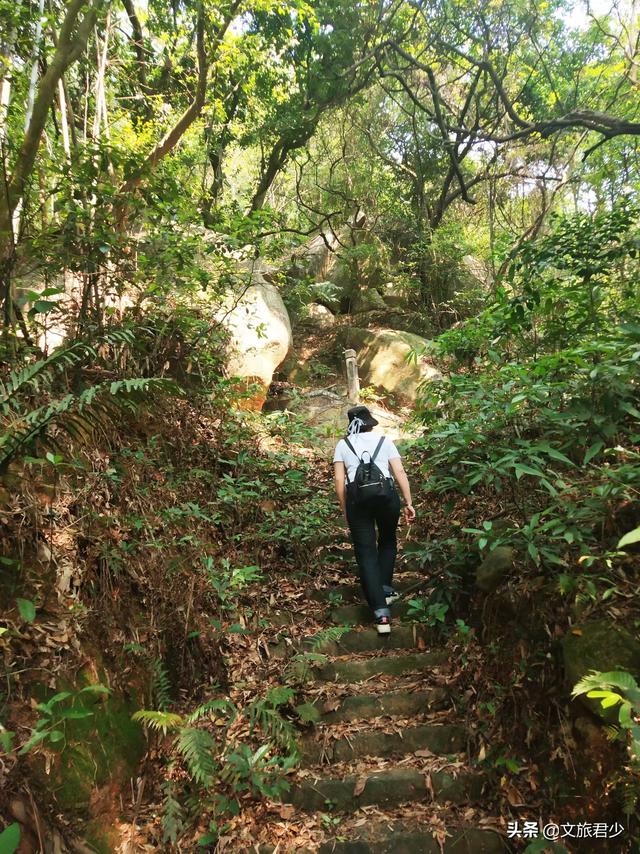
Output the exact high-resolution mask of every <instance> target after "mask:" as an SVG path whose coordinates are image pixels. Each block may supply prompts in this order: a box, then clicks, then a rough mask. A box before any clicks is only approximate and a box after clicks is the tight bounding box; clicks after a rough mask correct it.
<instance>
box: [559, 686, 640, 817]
mask: <svg viewBox="0 0 640 854" xmlns="http://www.w3.org/2000/svg"><path fill="white" fill-rule="evenodd" d="M572 694H573V696H574V697H579V696H580V695H582V694H586V695H587V697H590V698H592V699H596V700H600V705H601V706H602V708H603V709H612V708H614V707H615V706H619V709H618V722H619V724H620V727H619V728H617V727H613V726H608V727H607V737H608V738H609V739H611V740H613V739H616V738H619V737H620V733H621V732H623V733H625V735H626V740H627V749H628V751H629V759H630V763H629V765H628V766H627V768H626V769H625V771H626V773H625V776H624V777H623V776H622V775H621V776H620V778H619V779H620V780H621V781H622V802H623V811H624V813H625V814H626V815H633V814H634V813H635V811H636V808H637V805H638V800H639V799H640V687H639V686H638V683H637V682H636V680H635V679H634V677H633V676H632V675H631V674H630V673H627V672H626V671H611V672H609V673H601V672H599V671H596V670H593V671H591V673H589V674H587V676H585V677H584V678H583V679H581V680H580V682H578V684H577V685H576V686H575V687H574V689H573V691H572Z"/></svg>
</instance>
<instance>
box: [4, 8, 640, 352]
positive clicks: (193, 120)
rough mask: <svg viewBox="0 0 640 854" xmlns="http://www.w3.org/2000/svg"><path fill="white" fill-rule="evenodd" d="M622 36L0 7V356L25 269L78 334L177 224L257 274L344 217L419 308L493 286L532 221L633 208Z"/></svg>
mask: <svg viewBox="0 0 640 854" xmlns="http://www.w3.org/2000/svg"><path fill="white" fill-rule="evenodd" d="M636 19H637V9H636V7H635V5H634V4H628V5H624V4H618V5H615V6H613V7H612V8H611V9H606V10H600V12H599V13H598V14H596V13H594V12H592V11H591V9H589V10H588V14H587V13H583V14H582V15H578V26H574V25H573V21H574V13H573V12H572V7H571V6H570V4H567V3H563V2H560V3H555V2H554V3H544V4H542V3H541V4H531V3H526V4H525V3H522V4H520V3H492V4H488V5H485V6H483V7H482V8H478V7H477V6H476V5H474V4H472V5H470V6H466V5H465V4H463V3H456V4H451V3H433V4H431V3H429V4H426V3H409V2H393V3H359V4H353V3H340V2H335V3H334V2H327V3H282V2H274V3H269V2H264V3H262V2H261V3H258V4H256V3H252V4H243V3H242V2H233V3H228V4H209V5H208V4H206V3H201V4H196V5H195V6H193V7H192V6H189V5H180V4H178V5H173V6H167V7H163V6H162V5H161V4H156V3H154V4H151V5H150V6H149V7H148V8H140V9H138V8H136V6H135V4H132V3H129V2H127V3H126V4H124V6H123V7H120V6H118V5H117V4H116V5H115V6H114V5H112V4H109V3H104V4H85V3H77V4H73V5H71V6H68V7H66V6H56V5H55V4H54V5H52V6H51V7H46V8H45V6H44V5H42V7H32V6H31V5H27V4H24V3H21V4H13V3H7V4H6V5H5V7H4V8H3V21H4V22H5V26H4V27H3V32H4V36H3V45H2V51H3V57H4V59H3V71H2V106H1V108H0V109H1V113H0V127H1V133H2V160H3V183H4V188H5V190H4V192H3V194H2V198H1V199H0V232H1V233H2V252H1V254H2V300H3V304H4V318H5V320H4V323H5V328H6V329H7V333H6V334H7V335H11V334H12V330H13V329H14V328H16V327H17V326H20V327H21V336H22V337H24V336H25V334H27V335H30V332H29V329H28V327H29V326H30V323H28V322H27V321H25V320H24V317H23V315H24V312H23V310H22V308H23V307H22V305H21V303H23V302H24V296H23V295H21V294H20V293H18V288H19V281H18V280H19V279H20V277H21V275H24V274H25V272H26V269H27V268H28V270H29V271H30V273H29V275H31V274H35V271H36V270H38V273H37V277H38V279H39V280H42V278H43V275H44V276H45V277H46V278H47V279H48V280H51V281H53V280H55V278H56V276H59V275H60V274H61V273H66V274H67V275H68V277H69V276H72V277H73V276H76V274H78V275H77V276H76V285H75V287H76V289H77V290H78V293H77V294H76V295H75V297H74V299H75V302H76V303H77V305H76V307H75V313H76V314H77V317H76V318H75V319H74V321H73V322H74V324H75V323H76V322H77V328H78V330H79V329H81V328H82V327H83V325H85V324H86V323H88V322H89V319H90V318H91V322H97V323H98V324H100V323H102V321H103V314H104V308H105V306H104V300H105V298H107V297H108V296H109V297H111V296H113V295H114V294H117V293H121V292H122V291H123V290H124V289H126V287H127V286H129V285H130V284H131V282H132V280H135V282H136V285H137V287H138V288H139V294H140V296H143V294H144V289H145V287H147V286H148V285H149V284H150V283H153V286H154V287H157V284H158V276H157V273H158V272H159V268H161V269H162V270H163V271H164V272H165V274H166V272H167V270H168V269H171V270H173V269H174V268H175V265H176V264H180V263H181V261H180V252H179V245H178V243H179V241H178V236H177V235H178V233H179V232H180V229H184V228H187V227H192V228H193V227H195V226H196V225H198V224H201V225H203V226H205V227H207V228H209V229H213V230H214V231H215V232H217V233H218V234H220V235H221V240H222V242H223V243H224V244H225V245H227V246H228V247H233V246H239V245H248V244H250V243H253V244H254V245H256V247H257V248H258V251H259V252H260V253H261V254H269V253H274V252H275V253H277V252H281V251H282V249H283V248H284V247H285V246H286V245H287V244H291V243H295V242H296V241H298V242H299V241H300V240H302V239H304V237H305V236H306V235H312V234H314V233H317V232H319V231H321V230H327V229H332V228H333V229H337V228H339V227H340V226H342V225H343V224H344V223H345V222H348V221H349V220H350V218H352V217H353V216H354V215H356V214H357V212H358V211H364V212H365V213H366V216H367V217H368V220H369V222H370V226H371V228H372V230H373V231H374V232H375V233H376V234H377V235H379V237H380V239H381V240H382V241H383V243H384V244H385V245H390V246H393V248H394V250H395V254H396V255H398V254H401V255H402V258H403V262H404V266H405V267H406V269H407V270H408V271H409V272H410V275H411V276H412V277H413V276H415V277H416V279H417V281H419V282H422V283H423V287H424V289H425V290H429V284H428V282H429V276H430V272H429V264H430V263H433V258H440V251H445V252H447V251H448V252H454V251H455V247H457V246H461V245H464V246H465V249H467V250H468V251H469V252H471V253H472V254H478V255H480V256H481V257H483V258H485V259H488V260H489V261H490V264H491V267H492V270H493V271H496V272H504V269H503V267H504V264H505V262H506V261H507V256H508V253H509V250H510V248H511V247H512V245H513V243H514V242H518V241H522V240H523V239H528V238H530V237H531V236H533V235H535V234H536V233H537V232H538V230H539V228H540V227H541V226H542V224H543V223H544V221H545V218H546V216H547V214H548V213H549V212H550V211H552V210H554V209H556V210H557V209H559V210H568V209H571V208H572V207H574V208H577V209H583V208H585V206H586V207H587V208H590V209H595V208H598V207H601V206H605V207H606V206H610V205H611V204H612V202H613V201H614V200H616V199H618V198H619V197H620V196H621V195H625V194H629V193H633V192H634V190H635V189H636V188H637V181H638V176H637V137H638V135H639V134H640V123H639V122H638V121H637V120H636V119H637V115H636V110H637V103H638V99H637V90H638V80H637V77H638V75H637V62H638V60H637V56H636V47H637V40H638V31H637V20H636ZM470 221H472V222H473V223H474V227H473V229H469V228H468V226H467V223H469V222H470ZM479 222H481V223H482V227H481V228H477V227H475V225H476V224H477V223H479ZM176 226H179V229H178V231H177V232H176V228H175V227H176ZM439 230H440V231H444V232H447V233H448V235H449V237H445V238H441V237H440V235H438V231H439ZM465 231H466V232H467V233H466V234H465ZM154 236H156V237H158V239H159V240H160V242H161V243H162V244H163V245H164V246H165V248H164V251H163V252H162V253H161V260H160V257H159V256H158V254H157V252H156V251H155V245H156V244H155V242H154ZM172 242H173V243H176V245H175V246H173V247H172V249H169V248H168V247H167V243H172ZM442 243H443V244H444V245H441V244H442ZM151 244H152V245H154V252H153V253H149V252H148V251H146V248H147V247H148V246H149V245H151ZM174 255H175V256H176V257H171V256H174ZM150 256H151V257H150ZM430 256H431V261H429V260H428V259H429V258H430ZM27 257H28V261H27V260H26V259H27ZM432 272H433V271H432ZM161 278H162V277H161ZM68 281H70V279H69V278H68ZM169 281H171V282H173V281H174V280H173V277H172V276H169ZM57 286H58V285H57V284H56V285H53V286H51V285H50V287H57ZM67 287H69V285H67ZM36 290H37V288H36ZM436 290H437V289H436ZM441 290H442V288H440V291H441ZM50 296H53V294H49V297H50ZM447 296H449V295H448V294H446V293H442V292H440V293H436V294H432V295H431V299H432V300H434V301H435V303H436V304H435V305H434V306H432V310H433V311H436V312H437V311H438V305H437V303H438V302H439V301H441V300H443V299H446V297H447ZM44 301H45V303H47V305H42V304H41V306H40V307H41V308H46V309H47V310H51V311H53V310H54V309H53V308H52V306H51V305H50V304H49V303H51V300H50V299H48V298H47V297H45V299H44ZM40 303H42V301H40ZM32 318H33V320H34V322H35V323H36V325H37V324H38V322H41V321H43V319H44V318H43V317H42V316H40V312H38V311H36V313H35V316H34V315H32ZM49 319H51V318H49ZM5 340H6V336H5Z"/></svg>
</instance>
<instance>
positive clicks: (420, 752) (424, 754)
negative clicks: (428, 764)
mask: <svg viewBox="0 0 640 854" xmlns="http://www.w3.org/2000/svg"><path fill="white" fill-rule="evenodd" d="M413 755H414V756H420V757H421V758H423V757H424V758H427V757H429V756H433V753H432V751H431V750H429V748H428V747H423V748H422V749H421V750H414V752H413Z"/></svg>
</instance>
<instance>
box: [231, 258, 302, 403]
mask: <svg viewBox="0 0 640 854" xmlns="http://www.w3.org/2000/svg"><path fill="white" fill-rule="evenodd" d="M269 275H270V270H269V268H268V267H266V266H257V265H254V267H253V269H250V270H247V274H246V277H242V276H241V277H240V279H241V281H240V282H239V284H238V285H237V286H236V289H235V291H234V292H233V293H232V294H231V295H230V296H229V297H228V299H227V301H226V303H225V305H224V306H223V307H222V309H221V311H220V318H221V322H222V324H223V326H224V327H225V329H226V330H227V332H228V334H229V342H228V355H227V370H228V372H229V374H230V375H231V376H232V377H240V378H241V379H242V381H243V382H245V383H246V384H247V385H249V384H251V383H255V384H256V385H257V386H258V392H257V394H255V395H254V396H253V397H252V398H251V399H250V401H249V402H248V405H249V406H250V408H255V409H260V408H261V407H262V404H263V403H264V401H265V399H266V396H267V391H268V389H269V385H270V384H271V380H272V379H273V374H274V372H275V371H276V369H277V368H278V367H279V366H280V365H281V364H282V362H284V360H285V359H286V357H287V354H288V353H289V350H290V348H291V344H292V336H291V323H290V321H289V314H288V312H287V309H286V307H285V305H284V303H283V301H282V297H281V296H280V291H279V290H278V288H277V287H276V286H275V285H274V284H272V283H271V282H270V281H269V280H268V277H269ZM243 279H244V280H243Z"/></svg>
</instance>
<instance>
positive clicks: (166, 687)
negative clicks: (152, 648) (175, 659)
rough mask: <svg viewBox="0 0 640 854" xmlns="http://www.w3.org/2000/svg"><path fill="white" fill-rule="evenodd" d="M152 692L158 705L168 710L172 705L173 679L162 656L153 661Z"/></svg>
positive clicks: (164, 710)
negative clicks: (170, 677) (171, 679)
mask: <svg viewBox="0 0 640 854" xmlns="http://www.w3.org/2000/svg"><path fill="white" fill-rule="evenodd" d="M151 687H152V693H153V699H154V700H155V704H156V707H157V708H158V709H160V711H162V712H166V711H167V709H168V708H169V707H170V706H171V702H172V701H171V681H170V679H169V674H168V673H167V669H166V667H165V666H164V664H163V662H162V659H161V658H156V659H155V660H154V662H153V677H152V686H151Z"/></svg>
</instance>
